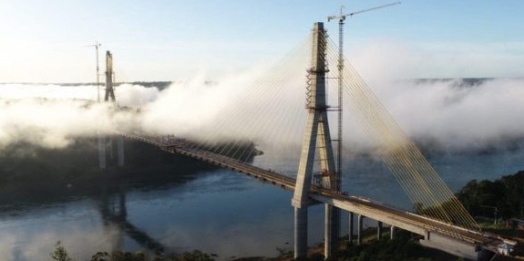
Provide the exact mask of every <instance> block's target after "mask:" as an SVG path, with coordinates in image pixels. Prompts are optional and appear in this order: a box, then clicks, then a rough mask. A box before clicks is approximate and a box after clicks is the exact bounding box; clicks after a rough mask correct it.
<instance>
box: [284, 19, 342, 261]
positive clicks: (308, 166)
mask: <svg viewBox="0 0 524 261" xmlns="http://www.w3.org/2000/svg"><path fill="white" fill-rule="evenodd" d="M326 44H327V41H326V32H325V31H324V24H323V23H315V25H314V27H313V42H312V59H311V61H312V65H311V68H310V69H309V70H308V86H307V98H306V102H307V110H308V112H309V113H308V117H307V123H306V131H305V134H304V140H303V143H302V152H301V156H300V163H299V166H298V173H297V180H296V185H295V191H294V194H293V200H292V205H293V206H294V207H295V258H305V257H306V254H307V251H306V250H304V249H307V231H302V230H307V227H306V226H304V225H303V224H307V215H302V214H300V213H302V212H301V211H299V210H300V209H303V208H307V207H308V205H309V201H310V198H309V191H310V189H311V183H312V182H311V179H312V176H313V164H314V162H315V155H316V154H315V151H316V150H318V155H317V156H318V162H319V163H320V173H318V175H319V177H320V183H321V184H320V185H321V186H322V187H323V188H327V189H332V190H336V189H337V188H338V182H339V181H338V180H337V176H336V172H335V159H334V155H333V146H332V144H331V135H330V131H329V122H328V117H327V107H328V106H327V104H326V72H328V70H327V68H326ZM304 212H305V213H307V211H304ZM337 213H338V211H335V208H334V207H333V206H330V205H328V204H326V206H325V224H324V228H325V230H326V231H325V233H324V235H325V238H324V241H325V245H324V255H325V257H326V258H327V257H329V256H330V255H331V251H332V249H333V246H334V245H335V244H336V240H337V239H338V237H339V228H340V215H338V214H337Z"/></svg>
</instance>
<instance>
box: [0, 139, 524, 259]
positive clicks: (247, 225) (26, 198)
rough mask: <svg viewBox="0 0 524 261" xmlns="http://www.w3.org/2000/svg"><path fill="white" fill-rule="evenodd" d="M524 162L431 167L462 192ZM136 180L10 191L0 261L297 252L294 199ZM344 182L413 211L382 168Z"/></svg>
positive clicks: (254, 185)
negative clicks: (157, 249) (109, 254)
mask: <svg viewBox="0 0 524 261" xmlns="http://www.w3.org/2000/svg"><path fill="white" fill-rule="evenodd" d="M170 157H177V156H172V155H170ZM261 157H263V156H261ZM523 159H524V150H523V149H514V150H511V151H500V150H499V151H492V152H490V153H477V154H439V155H437V156H432V157H430V162H431V163H432V165H433V166H434V167H435V168H436V170H437V171H438V172H439V173H440V174H441V176H442V178H443V179H444V180H445V181H446V183H447V184H448V185H449V186H450V187H451V188H452V189H453V190H454V191H456V190H458V189H460V187H461V186H463V185H464V184H465V183H467V182H468V181H469V180H471V179H474V178H475V179H495V178H498V177H500V176H502V175H506V174H512V173H515V172H517V171H518V170H520V169H524V161H523ZM255 160H256V159H255ZM41 171H45V170H41ZM134 171H135V172H137V173H139V175H141V179H140V181H136V180H128V179H121V180H119V181H118V182H110V183H105V184H104V185H103V186H100V184H99V185H98V186H97V187H96V189H95V188H92V190H93V191H96V192H90V193H85V188H83V187H82V188H80V186H79V185H77V184H69V183H64V184H63V185H58V187H50V188H48V189H42V188H41V187H42V186H45V185H42V186H39V187H40V188H38V189H34V188H32V187H27V186H26V187H24V188H23V189H20V188H19V187H17V186H14V187H9V186H7V187H5V188H4V192H3V194H2V195H3V196H2V197H3V198H2V203H1V206H0V207H1V213H0V231H1V233H0V256H1V257H2V258H1V259H2V260H7V261H14V260H16V261H23V260H44V259H46V258H47V257H49V253H50V252H52V251H53V249H54V246H55V244H56V243H57V242H58V241H60V242H61V244H62V245H63V246H65V247H66V249H67V250H68V251H69V252H70V254H72V256H73V257H74V258H76V259H77V260H87V259H89V258H90V256H91V255H92V254H94V253H95V252H96V251H101V250H105V251H111V250H112V249H123V250H127V251H138V250H142V251H146V252H152V251H153V250H149V249H151V248H154V246H157V244H158V245H161V246H162V247H163V248H164V249H165V250H166V251H167V252H175V253H180V252H183V251H191V250H193V249H199V250H202V251H204V252H207V253H210V254H213V256H215V258H216V259H219V260H229V259H231V258H233V257H242V256H259V255H264V256H275V255H277V254H278V253H279V250H277V248H278V249H280V250H292V245H293V239H292V238H293V209H292V208H291V205H290V200H291V196H292V193H291V192H289V191H285V190H282V189H280V188H278V187H273V186H272V185H269V184H263V183H260V182H258V181H257V180H255V179H252V178H249V177H246V176H244V175H242V174H238V173H235V172H232V171H229V170H221V169H204V170H196V171H191V172H184V173H183V174H180V175H178V174H177V170H176V168H175V169H173V170H171V171H170V172H166V173H170V174H162V175H161V176H159V175H151V170H150V169H149V168H148V166H144V167H143V169H135V170H134ZM344 173H345V174H344V178H343V183H344V184H345V185H344V190H346V191H348V192H349V193H350V194H354V195H359V196H362V197H367V198H372V199H373V200H377V201H381V202H384V203H387V204H392V205H395V206H400V207H403V208H407V209H409V207H410V203H409V202H407V197H406V196H404V193H403V192H402V191H401V190H400V188H399V186H398V185H397V183H396V181H395V180H394V178H393V177H392V176H391V175H389V173H388V171H387V169H386V167H385V166H384V165H383V164H382V163H380V162H378V161H375V160H373V159H371V158H364V157H359V158H353V159H351V160H346V162H345V164H344ZM135 175H136V174H135ZM166 176H167V177H166ZM159 180H160V182H159ZM138 183H139V184H138ZM33 186H38V184H37V185H33ZM322 210H323V209H322V206H313V207H311V208H310V213H309V215H310V227H309V230H310V231H309V242H310V244H315V243H318V242H321V240H322V225H321V224H322V219H323V217H322ZM343 224H344V223H343ZM368 225H370V226H371V225H373V224H372V223H370V224H368ZM343 229H344V230H343V232H342V233H343V234H345V233H347V228H344V227H343Z"/></svg>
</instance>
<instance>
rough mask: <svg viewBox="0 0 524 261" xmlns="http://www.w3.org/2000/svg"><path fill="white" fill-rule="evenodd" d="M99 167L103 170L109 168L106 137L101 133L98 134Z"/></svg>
mask: <svg viewBox="0 0 524 261" xmlns="http://www.w3.org/2000/svg"><path fill="white" fill-rule="evenodd" d="M98 166H99V168H101V169H105V168H106V166H107V156H106V136H105V135H104V134H100V133H99V134H98Z"/></svg>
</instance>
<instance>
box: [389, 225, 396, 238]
mask: <svg viewBox="0 0 524 261" xmlns="http://www.w3.org/2000/svg"><path fill="white" fill-rule="evenodd" d="M393 238H395V226H390V227H389V239H391V240H393Z"/></svg>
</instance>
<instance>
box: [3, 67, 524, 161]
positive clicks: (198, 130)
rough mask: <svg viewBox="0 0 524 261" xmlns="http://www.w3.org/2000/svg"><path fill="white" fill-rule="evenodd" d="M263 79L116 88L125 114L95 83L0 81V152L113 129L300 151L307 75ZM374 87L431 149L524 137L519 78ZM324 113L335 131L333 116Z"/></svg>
mask: <svg viewBox="0 0 524 261" xmlns="http://www.w3.org/2000/svg"><path fill="white" fill-rule="evenodd" d="M260 75H263V74H262V72H261V70H260V69H257V70H255V71H254V72H247V73H243V74H237V75H231V76H228V77H224V78H222V79H219V80H217V81H216V82H209V81H207V80H206V78H205V77H197V78H195V79H193V80H192V81H188V82H178V83H172V84H171V85H170V86H169V87H168V88H165V89H162V90H160V88H155V87H145V86H142V85H131V84H121V85H119V86H118V87H116V96H117V103H118V105H119V106H120V107H124V108H125V109H116V108H115V107H114V106H112V105H111V104H109V103H97V102H96V93H97V90H96V88H95V86H88V85H83V86H60V85H41V84H2V85H0V150H1V149H2V148H5V147H6V146H9V145H10V144H12V143H16V142H20V141H23V142H29V143H31V144H34V145H38V146H42V147H46V148H63V147H65V146H68V145H69V144H71V142H72V141H73V140H74V139H75V138H76V137H85V136H95V135H97V133H108V134H109V133H111V132H113V131H115V130H122V131H141V132H149V133H154V134H175V135H178V136H182V137H185V136H187V137H199V138H201V139H207V140H211V139H215V138H216V139H218V138H231V139H238V138H243V139H252V140H254V141H255V142H257V144H266V146H273V147H275V146H276V147H278V146H298V145H299V144H300V143H301V141H302V133H303V127H304V125H305V119H306V109H305V106H304V104H305V85H306V84H305V81H306V77H305V71H303V72H302V73H297V74H296V75H294V78H293V80H291V81H289V82H291V83H290V84H283V83H273V82H268V83H264V85H261V84H258V85H257V84H255V85H254V84H253V82H256V81H257V77H259V76H260ZM266 85H267V86H274V87H266ZM253 86H255V87H253ZM260 86H262V87H260ZM329 86H330V88H333V87H335V86H336V84H335V83H334V81H333V83H331V81H330V84H329ZM371 88H372V89H373V90H374V92H375V93H376V94H377V96H378V97H379V98H380V99H381V100H382V102H383V103H384V105H385V106H386V108H387V109H388V110H389V112H390V113H391V114H392V115H393V117H394V118H395V119H396V120H397V122H398V123H399V125H400V126H401V127H402V128H403V129H404V131H405V132H406V133H407V134H408V136H410V137H411V138H412V139H414V140H415V141H417V143H419V144H420V145H422V146H423V147H425V148H427V149H438V150H446V151H481V150H485V149H489V148H502V149H505V148H511V147H512V146H518V143H519V142H520V141H521V140H523V138H524V128H522V122H523V120H524V117H523V116H522V115H524V103H522V102H521V97H524V80H523V79H483V80H478V81H473V82H471V81H466V80H463V79H441V80H439V79H435V80H393V81H390V82H385V83H381V84H379V85H378V86H371ZM333 89H334V88H333ZM103 91H104V90H103V87H101V90H100V92H101V94H102V95H103ZM333 93H334V90H333V91H330V93H329V94H330V96H329V98H330V101H331V100H333V101H335V98H336V97H335V95H333ZM102 97H103V96H102ZM345 102H351V101H345ZM331 103H332V104H333V105H334V103H333V102H331ZM330 115H331V116H333V117H332V119H331V121H332V122H331V124H332V133H333V135H336V128H335V127H336V126H335V125H334V123H335V122H336V121H335V119H336V118H335V116H336V115H335V114H330ZM344 129H345V132H344V140H345V144H344V145H345V147H346V148H351V149H350V150H351V151H354V152H358V151H359V150H365V149H366V148H370V147H372V146H373V145H372V144H368V141H369V139H368V138H366V137H365V134H364V133H363V131H361V130H359V126H357V125H356V123H355V121H354V120H353V119H352V115H351V112H345V125H344Z"/></svg>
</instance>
